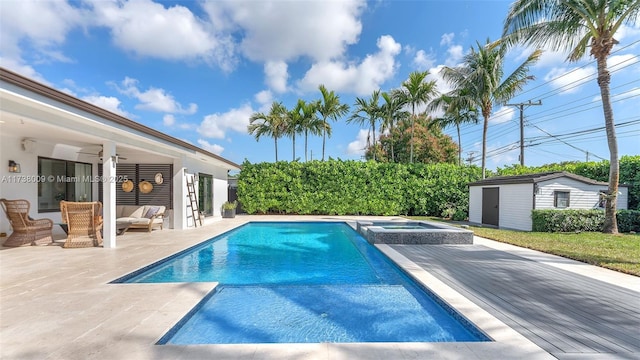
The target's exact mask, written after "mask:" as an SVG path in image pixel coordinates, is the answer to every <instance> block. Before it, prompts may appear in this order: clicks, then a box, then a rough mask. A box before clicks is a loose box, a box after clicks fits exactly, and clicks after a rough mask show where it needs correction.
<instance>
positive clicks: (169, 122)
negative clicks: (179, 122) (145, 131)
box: [162, 114, 176, 126]
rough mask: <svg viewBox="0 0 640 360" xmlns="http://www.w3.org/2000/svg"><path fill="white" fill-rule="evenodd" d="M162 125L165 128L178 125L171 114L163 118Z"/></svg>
mask: <svg viewBox="0 0 640 360" xmlns="http://www.w3.org/2000/svg"><path fill="white" fill-rule="evenodd" d="M162 123H163V124H164V126H173V124H175V123H176V118H175V116H173V115H171V114H166V115H165V116H163V117H162Z"/></svg>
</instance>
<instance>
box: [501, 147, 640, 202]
mask: <svg viewBox="0 0 640 360" xmlns="http://www.w3.org/2000/svg"><path fill="white" fill-rule="evenodd" d="M547 171H567V172H570V173H573V174H576V175H580V176H584V177H588V178H590V179H594V180H598V181H604V182H608V181H609V161H608V160H603V161H600V162H594V161H591V162H565V163H559V164H548V165H542V166H537V167H526V166H525V167H522V166H520V165H513V166H507V167H505V168H498V171H497V172H498V175H523V174H535V173H540V172H547ZM619 181H620V183H621V184H628V185H631V187H630V188H629V206H628V208H629V209H635V210H640V155H634V156H623V157H621V158H620V180H619Z"/></svg>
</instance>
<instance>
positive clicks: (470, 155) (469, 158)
mask: <svg viewBox="0 0 640 360" xmlns="http://www.w3.org/2000/svg"><path fill="white" fill-rule="evenodd" d="M467 154H468V155H469V157H467V158H466V159H465V160H467V162H468V163H469V165H471V164H473V161H474V160H475V157H476V152H475V151H469V152H468V153H467Z"/></svg>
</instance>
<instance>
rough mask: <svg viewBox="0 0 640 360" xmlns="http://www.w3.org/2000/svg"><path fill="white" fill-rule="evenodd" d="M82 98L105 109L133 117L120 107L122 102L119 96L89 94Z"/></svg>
mask: <svg viewBox="0 0 640 360" xmlns="http://www.w3.org/2000/svg"><path fill="white" fill-rule="evenodd" d="M82 100H84V101H86V102H90V103H92V104H93V105H95V106H99V107H101V108H103V109H105V110H109V111H111V112H113V113H116V114H118V115H121V116H124V117H131V115H130V114H129V113H127V112H126V111H124V110H123V109H121V108H120V105H121V104H122V103H121V102H120V100H118V98H116V97H113V96H102V95H88V96H84V97H82Z"/></svg>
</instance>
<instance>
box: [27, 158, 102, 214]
mask: <svg viewBox="0 0 640 360" xmlns="http://www.w3.org/2000/svg"><path fill="white" fill-rule="evenodd" d="M91 175H92V173H91V164H85V163H80V162H75V161H66V160H57V159H49V158H43V157H38V178H39V179H41V180H42V181H39V182H38V212H53V211H60V201H61V200H67V201H91V183H92V181H91V180H92V176H91Z"/></svg>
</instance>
